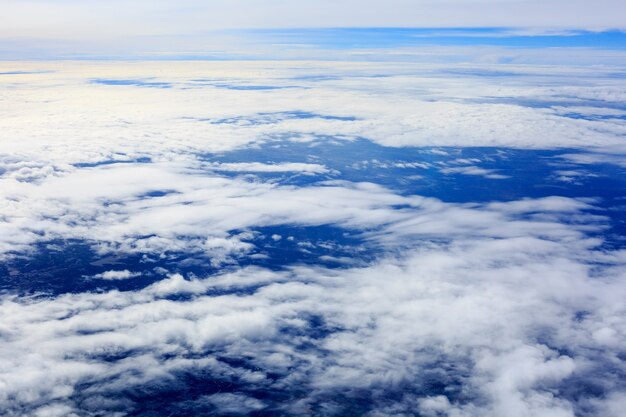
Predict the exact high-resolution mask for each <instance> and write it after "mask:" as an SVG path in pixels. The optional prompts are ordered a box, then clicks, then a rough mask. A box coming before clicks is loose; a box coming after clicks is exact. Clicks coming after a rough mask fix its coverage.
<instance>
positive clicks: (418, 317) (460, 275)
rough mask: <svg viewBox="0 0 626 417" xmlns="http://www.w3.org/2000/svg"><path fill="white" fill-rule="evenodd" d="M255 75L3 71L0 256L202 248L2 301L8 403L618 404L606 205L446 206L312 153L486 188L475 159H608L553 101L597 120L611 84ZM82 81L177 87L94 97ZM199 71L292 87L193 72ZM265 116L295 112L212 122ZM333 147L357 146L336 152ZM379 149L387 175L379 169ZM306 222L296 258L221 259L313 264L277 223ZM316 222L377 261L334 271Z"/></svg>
mask: <svg viewBox="0 0 626 417" xmlns="http://www.w3.org/2000/svg"><path fill="white" fill-rule="evenodd" d="M268 65H269V64H268V63H266V62H255V63H236V64H235V63H218V62H214V63H210V64H208V63H198V64H194V65H193V66H190V65H189V64H188V63H158V64H155V63H138V64H120V63H115V64H113V63H100V64H93V63H64V64H58V63H48V62H46V63H20V64H15V67H16V71H18V70H19V71H27V70H28V71H29V72H33V71H36V70H38V69H41V68H43V67H46V68H48V69H51V70H54V71H56V72H46V73H35V74H30V73H29V74H13V75H7V77H11V78H10V79H8V81H7V82H6V83H5V84H3V85H2V87H1V89H0V95H1V96H0V98H2V99H3V100H4V101H6V102H9V103H11V104H12V105H11V106H5V107H3V108H2V114H1V115H0V116H2V117H0V124H1V126H0V128H1V129H2V132H3V141H2V142H1V143H0V155H1V156H0V236H1V237H0V252H2V253H3V256H4V258H3V259H4V260H7V261H11V260H13V259H25V260H26V261H28V262H29V261H31V260H33V259H36V257H35V255H36V253H37V252H36V251H37V248H38V247H40V246H38V245H39V244H44V245H45V244H49V245H52V246H54V245H53V243H54V241H55V240H60V241H76V240H78V241H80V242H83V243H84V244H86V245H88V246H89V247H90V248H91V249H93V250H95V251H96V252H97V254H98V255H99V256H101V257H104V256H105V255H111V256H113V257H115V256H123V255H124V256H130V255H133V256H136V257H137V258H139V259H141V261H138V262H139V264H138V265H140V266H141V265H142V264H141V262H142V261H143V260H144V257H148V258H149V257H153V258H158V259H161V258H167V257H168V256H170V255H171V256H172V259H173V263H183V262H186V261H188V260H189V259H190V258H193V256H194V255H196V254H202V255H205V256H206V257H207V258H209V259H210V265H208V266H206V268H204V269H202V270H201V272H198V271H197V270H196V271H195V272H194V273H193V274H185V275H183V274H176V273H170V272H168V271H166V270H164V269H162V268H161V269H159V267H157V268H156V269H159V270H158V274H157V275H158V276H157V277H156V278H155V277H154V276H153V275H150V276H146V274H149V271H152V270H153V269H155V268H153V267H152V264H150V266H149V269H146V268H143V267H142V269H141V270H142V271H143V272H142V273H141V275H136V274H137V272H135V271H139V268H137V269H136V268H135V266H137V265H124V264H122V265H120V264H117V263H116V262H117V260H116V262H113V263H112V265H113V266H110V267H107V269H108V270H105V271H104V272H101V273H99V274H97V275H96V276H97V277H98V278H100V279H102V280H103V281H107V280H108V281H114V283H115V284H120V285H123V284H124V283H125V282H124V281H125V280H126V278H136V279H137V280H144V281H143V282H144V285H143V286H142V287H141V288H132V289H125V290H123V291H122V290H121V289H117V290H112V289H107V288H111V287H106V288H92V290H93V291H85V292H77V291H74V292H72V291H60V292H59V293H58V294H54V293H46V294H34V295H30V296H25V295H16V294H15V293H13V292H11V291H10V288H9V291H7V292H5V293H2V294H1V295H0V299H1V302H0V342H1V343H0V358H2V360H1V361H0V408H1V409H3V410H4V412H5V414H7V415H16V416H17V415H42V416H45V415H68V416H71V415H81V416H82V415H85V416H89V415H94V416H95V415H101V414H102V413H103V412H104V413H107V414H108V415H117V416H123V415H127V414H130V413H135V414H148V413H150V412H157V413H164V414H165V413H168V414H171V415H184V414H185V413H187V414H189V413H205V414H242V415H245V414H250V413H253V412H264V413H265V412H267V413H273V414H285V415H289V414H293V415H302V414H307V413H308V414H320V415H346V414H354V415H365V416H389V415H394V416H403V415H414V414H415V413H416V412H418V411H419V412H420V413H421V414H423V415H425V416H443V415H449V416H454V417H469V416H472V417H473V416H485V415H487V416H494V417H500V416H502V417H504V416H506V417H510V416H515V417H517V416H520V417H527V416H533V417H534V416H546V417H547V416H559V417H560V416H572V415H579V416H583V417H591V416H595V415H603V414H606V415H608V416H613V415H615V416H617V415H619V411H620V410H621V408H620V407H621V405H622V404H623V402H624V392H625V391H624V384H623V380H624V369H623V366H622V358H623V357H624V355H625V352H624V346H626V343H625V342H626V332H625V331H624V329H625V328H626V321H625V317H626V315H625V314H624V309H623V307H622V305H623V299H624V297H625V296H626V287H625V286H624V283H623V275H624V271H625V270H626V253H625V252H624V250H623V249H619V248H615V247H613V246H611V245H609V244H606V242H604V241H603V239H602V237H603V235H604V234H605V233H608V232H607V231H609V230H612V229H610V228H611V227H612V226H613V225H612V224H611V221H612V220H611V219H610V218H608V217H605V216H606V215H607V214H608V213H607V212H606V211H603V210H602V209H603V207H602V205H601V200H599V199H594V198H569V197H562V196H546V197H541V198H523V197H524V196H523V195H522V196H517V195H515V196H514V197H513V198H510V199H508V200H507V201H483V202H466V203H455V202H449V201H448V202H447V201H443V200H442V199H441V198H432V197H424V196H420V195H416V194H415V193H414V192H413V191H411V192H401V191H399V190H397V189H394V188H393V187H391V186H388V187H387V186H383V185H381V184H376V183H375V182H359V181H354V180H353V181H350V180H349V179H350V177H348V176H346V177H344V176H342V172H341V171H340V170H337V172H335V171H331V168H332V169H334V165H333V166H331V164H330V162H333V161H339V162H340V163H343V164H344V166H345V167H346V170H347V169H348V167H350V166H351V165H352V164H353V163H355V161H356V162H358V161H364V162H367V164H365V163H364V162H363V163H362V166H363V167H365V168H367V167H374V168H377V169H378V168H381V169H382V168H384V169H385V170H384V173H383V177H384V176H385V175H389V173H390V170H393V169H397V170H400V171H401V172H409V170H414V169H418V170H420V171H418V172H419V173H424V179H425V180H430V178H429V177H427V176H428V174H429V172H430V171H435V174H436V175H439V173H438V170H453V171H448V172H451V173H454V172H457V171H458V172H457V173H461V174H463V173H465V174H468V173H469V174H470V175H472V174H471V173H472V172H473V173H474V174H476V173H479V174H480V175H487V176H490V175H500V174H498V173H495V172H494V171H492V169H493V168H482V167H481V166H479V164H480V165H483V164H485V165H484V166H487V165H486V164H487V163H488V162H493V161H488V158H487V157H482V156H481V158H478V157H473V156H472V152H469V151H471V149H468V148H469V147H474V146H498V147H501V146H509V147H513V148H517V149H551V148H561V147H564V148H568V149H572V148H576V149H578V153H574V152H573V151H572V152H570V151H569V150H568V151H567V152H565V151H563V153H562V154H561V155H560V156H559V157H560V158H562V159H567V160H569V162H572V163H577V164H593V163H597V162H599V161H600V160H601V159H602V158H603V157H604V156H607V155H608V156H611V158H610V159H609V160H607V161H608V162H613V163H619V161H621V160H622V159H623V156H622V155H621V154H620V152H621V149H622V148H621V145H620V144H621V142H623V136H622V135H623V133H624V128H623V126H622V124H621V123H620V121H619V120H611V119H607V120H584V119H576V118H571V117H565V116H564V114H566V112H564V111H563V110H562V109H561V107H565V108H567V107H569V106H570V105H571V106H572V107H574V106H575V107H576V108H577V111H580V108H581V106H583V108H585V107H588V106H589V105H590V103H596V104H600V105H601V106H602V107H603V108H611V107H610V106H611V105H615V103H616V102H617V101H619V100H620V99H621V98H622V96H623V95H624V91H623V88H622V87H620V85H621V84H620V83H621V81H620V80H619V79H617V80H616V79H615V78H611V77H610V76H608V75H607V73H606V72H601V73H598V71H599V70H598V69H597V68H592V69H587V68H576V69H571V68H567V69H563V68H555V67H545V68H544V67H542V68H541V69H540V70H539V69H537V68H535V67H524V66H519V67H516V70H517V72H519V73H521V75H516V76H515V78H514V79H505V80H500V79H499V81H498V83H494V81H493V78H491V77H476V76H474V75H459V74H449V73H446V72H445V71H442V69H445V68H447V67H446V66H439V65H437V66H428V65H426V66H417V65H410V66H406V65H404V64H403V65H397V64H393V65H391V64H375V63H361V64H358V65H357V64H353V63H316V64H315V66H314V67H312V66H311V65H309V64H307V66H306V68H304V67H300V66H298V65H296V64H294V63H293V62H287V63H272V64H271V68H269V69H268ZM487 67H489V69H491V70H493V66H492V65H485V66H482V67H480V68H482V69H486V68H487ZM474 69H475V68H474ZM537 72H539V73H540V75H539V76H540V77H545V78H541V79H543V80H549V81H545V83H544V82H537V81H536V78H535V77H537V76H538V75H537ZM442 74H445V75H442ZM157 75H158V76H157ZM319 75H326V76H327V77H326V78H322V79H321V80H320V79H319V78H315V77H316V76H319ZM381 75H382V76H383V77H381ZM303 76H304V77H305V79H303V78H302V77H303ZM306 76H313V77H314V78H313V79H308V81H307V79H306ZM101 78H107V79H117V80H122V79H123V80H144V79H151V80H153V81H154V82H157V83H160V82H164V83H167V84H168V85H171V87H170V88H142V87H141V86H138V85H108V84H94V83H92V82H90V80H93V79H101ZM216 78H218V79H219V80H220V81H219V82H220V83H226V84H229V85H230V84H232V85H244V86H249V85H272V86H277V87H283V86H289V87H290V88H276V89H271V90H250V89H238V88H234V89H232V88H221V87H216V86H215V85H212V84H211V83H207V84H206V85H205V84H204V83H203V82H200V81H194V80H202V79H216ZM554 80H558V82H554ZM554 102H558V103H559V108H558V109H556V108H554V107H553V105H554ZM598 102H599V103H598ZM607 106H608V107H607ZM286 112H288V113H286ZM600 112H603V111H600ZM603 113H606V112H603ZM259 114H272V115H276V114H280V115H285V114H289V115H290V116H289V117H264V118H262V119H263V123H221V124H215V123H207V122H206V120H207V119H209V120H224V119H227V120H233V118H235V119H236V120H256V119H254V118H255V117H256V118H257V119H258V117H259V116H258V115H259ZM302 115H316V116H315V117H300V116H302ZM319 115H324V117H318V116H319ZM359 140H360V141H361V142H359ZM338 143H339V144H341V143H344V144H345V143H360V144H361V148H359V147H354V148H350V149H351V150H353V151H354V153H350V154H347V155H344V154H341V152H342V151H343V149H346V148H342V147H339V146H335V145H336V144H338ZM296 145H298V147H296ZM383 145H387V146H388V147H387V148H385V149H386V150H387V151H390V152H393V155H396V156H397V160H396V159H394V158H386V159H385V160H383V158H380V159H376V158H374V156H377V155H376V152H380V150H381V148H382V146H383ZM427 146H436V148H435V149H430V148H422V149H421V152H418V151H420V149H411V147H413V148H416V147H417V148H420V147H427ZM446 146H461V147H462V148H460V149H457V148H447V147H446ZM318 147H323V149H321V150H320V152H319V153H315V152H313V151H311V150H312V149H316V148H318ZM268 149H269V152H268ZM357 151H362V152H363V154H364V155H361V154H360V153H359V152H357ZM411 151H415V154H411V155H419V156H420V158H422V157H423V160H422V159H420V160H419V161H410V160H409V159H410V158H408V157H406V158H405V155H409V153H410V152H411ZM494 152H495V151H494ZM268 153H269V155H268ZM466 153H467V154H468V155H469V156H468V155H466ZM558 153H559V152H553V153H552V154H551V155H554V154H558ZM372 154H373V155H372ZM251 155H252V156H251ZM319 155H321V156H319ZM507 155H508V154H507V153H506V152H504V156H502V157H503V158H507V157H508V156H507ZM572 155H578V156H572ZM238 158H239V159H238ZM254 158H256V159H254ZM446 158H449V160H448V159H446ZM387 159H389V160H387ZM405 159H406V160H405ZM297 161H299V162H297ZM438 161H444V163H439V162H438ZM605 162H606V161H605ZM357 167H358V165H357ZM489 167H491V165H489ZM365 168H364V169H365ZM586 169H588V170H589V171H590V172H591V168H589V167H586ZM557 171H565V172H566V173H567V172H569V174H571V175H573V174H572V173H573V172H577V173H581V172H583V171H582V170H579V169H578V168H576V170H573V169H567V170H565V169H560V168H559V169H558V170H557ZM233 172H234V173H239V172H243V173H245V172H257V173H263V172H264V173H314V174H315V175H310V176H302V175H299V176H298V178H300V179H302V182H297V183H294V182H289V181H281V179H280V178H278V179H277V178H275V176H272V178H271V179H269V180H267V181H263V180H262V179H261V178H259V177H261V176H260V175H259V176H246V175H236V176H233V175H232V173H233ZM409 173H412V172H409ZM551 174H553V172H552V171H550V172H548V173H546V176H548V175H551ZM557 174H560V175H562V174H564V172H560V173H558V172H557ZM329 175H332V177H330V178H329V177H327V176H329ZM286 176H287V177H289V178H291V177H293V175H286ZM377 179H378V178H373V179H372V181H375V180H377ZM514 179H515V178H514V177H512V178H511V181H513V180H514ZM420 181H422V180H420ZM502 183H504V182H502ZM444 191H445V190H444ZM441 196H442V198H444V197H445V198H448V197H450V196H449V195H448V194H446V193H445V192H444V193H442V194H441ZM323 227H326V228H327V229H322V228H323ZM306 228H319V229H315V230H314V231H315V232H320V234H322V237H321V238H320V239H318V240H319V241H316V242H315V243H316V244H318V245H320V246H321V245H322V244H324V245H326V248H327V249H328V252H324V253H323V254H322V253H321V252H320V253H319V254H318V253H317V252H314V253H313V255H315V256H317V257H316V258H314V260H315V261H314V262H311V263H308V264H307V263H304V262H288V261H284V262H282V261H281V262H282V263H281V264H280V265H278V266H276V265H269V266H268V267H259V266H256V267H252V266H248V267H244V266H242V265H241V264H244V262H243V260H245V259H252V257H256V258H255V259H267V258H268V257H269V255H267V253H266V251H267V250H269V248H270V247H271V246H272V245H288V244H293V245H294V246H295V247H297V248H298V249H306V250H309V249H311V250H312V248H311V247H312V246H313V243H311V242H309V241H308V240H304V239H302V240H301V241H298V239H299V238H298V236H296V233H295V232H296V231H298V230H299V229H306ZM324 230H326V231H327V232H328V230H330V231H332V232H336V233H337V235H338V236H341V237H342V238H346V236H347V235H349V236H352V237H354V236H356V238H355V241H357V242H358V243H359V245H360V246H362V247H364V248H367V249H370V248H371V249H373V251H374V252H375V256H372V257H371V258H368V259H367V262H365V261H363V262H356V261H360V260H361V259H360V258H359V256H356V255H355V256H351V257H348V256H344V254H343V253H341V252H340V251H339V249H338V248H339V245H338V244H335V245H333V244H332V243H333V242H332V239H331V238H328V239H327V240H330V241H331V242H330V243H325V242H324V239H325V238H324V236H323V232H324ZM329 233H330V232H329ZM312 234H313V233H312ZM294 236H296V237H294ZM310 240H313V238H312V237H311V239H310ZM351 242H352V241H351ZM347 245H348V244H347ZM350 245H352V246H354V247H356V246H357V244H356V243H354V244H353V243H350ZM279 249H280V248H279ZM180 254H184V256H181V255H180ZM318 255H319V256H318ZM177 256H180V257H177ZM248 256H249V257H250V258H248ZM116 259H117V258H116ZM281 259H283V258H281ZM239 260H242V261H241V264H239V263H238V262H237V261H239ZM323 261H329V262H328V263H324V262H323ZM330 263H332V265H329V264H330ZM225 265H228V266H229V267H228V268H225V267H224V266H225ZM323 265H327V267H324V266H323ZM47 266H51V267H53V266H54V265H50V264H47ZM204 266H205V265H203V267H204ZM209 266H210V267H212V268H217V269H218V272H219V273H215V272H214V271H213V270H211V269H210V268H209ZM19 272H20V271H17V273H18V274H19ZM90 274H96V273H95V272H93V273H90ZM90 276H93V275H90ZM18 278H19V276H17V278H16V276H15V275H10V279H18ZM42 278H43V279H45V275H44V276H43V277H42ZM69 278H70V279H73V278H75V277H69ZM115 281H119V282H115ZM129 281H132V280H129ZM109 283H110V282H109ZM99 284H100V283H99Z"/></svg>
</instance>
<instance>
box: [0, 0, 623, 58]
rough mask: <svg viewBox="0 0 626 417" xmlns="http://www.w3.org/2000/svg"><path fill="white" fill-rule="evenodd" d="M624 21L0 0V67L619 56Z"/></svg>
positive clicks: (581, 9)
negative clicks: (431, 53)
mask: <svg viewBox="0 0 626 417" xmlns="http://www.w3.org/2000/svg"><path fill="white" fill-rule="evenodd" d="M624 15H626V6H624V2H623V1H618V0H600V1H596V2H590V1H587V0H573V1H564V0H547V1H538V0H438V1H435V0H388V1H380V0H367V1H357V0H341V1H330V0H321V1H316V2H302V1H294V0H281V1H270V0H234V1H225V0H213V1H200V0H184V1H172V0H162V1H147V0H139V1H133V2H123V1H121V0H112V1H90V2H80V1H76V0H45V1H44V0H20V1H16V0H5V1H3V2H2V5H0V59H4V60H7V59H8V60H10V59H55V58H61V59H68V58H81V59H82V58H118V59H119V58H121V59H128V58H138V59H141V58H146V57H148V58H150V59H154V58H163V57H166V58H169V59H171V58H181V57H182V58H188V57H190V56H202V57H203V58H205V59H207V58H208V59H215V58H220V59H223V58H236V59H239V58H256V59H258V58H276V56H277V55H280V54H283V55H284V54H285V51H284V47H285V44H287V47H288V48H289V49H293V50H297V51H298V54H299V55H300V56H301V57H305V58H315V54H312V53H311V54H309V56H304V55H302V51H303V50H304V49H305V48H321V49H328V48H330V49H342V48H343V49H345V48H360V49H362V48H395V47H425V46H433V45H436V46H455V47H458V46H492V47H524V48H544V47H593V48H601V49H622V50H623V49H625V46H626V35H624V31H623V30H624V29H626V26H625V24H624V19H623V16H624ZM374 28H375V29H374ZM412 28H419V29H412ZM276 44H280V45H279V47H278V48H277V47H276ZM282 57H286V56H282Z"/></svg>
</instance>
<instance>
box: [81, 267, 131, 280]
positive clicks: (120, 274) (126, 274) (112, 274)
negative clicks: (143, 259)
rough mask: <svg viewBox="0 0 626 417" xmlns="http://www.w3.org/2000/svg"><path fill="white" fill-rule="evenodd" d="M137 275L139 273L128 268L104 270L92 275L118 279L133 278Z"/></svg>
mask: <svg viewBox="0 0 626 417" xmlns="http://www.w3.org/2000/svg"><path fill="white" fill-rule="evenodd" d="M138 275H140V274H139V273H137V272H131V271H129V270H128V269H124V270H121V271H115V270H111V271H106V272H103V273H101V274H97V275H94V276H93V277H94V278H96V279H106V280H118V279H128V278H134V277H136V276H138Z"/></svg>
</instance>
